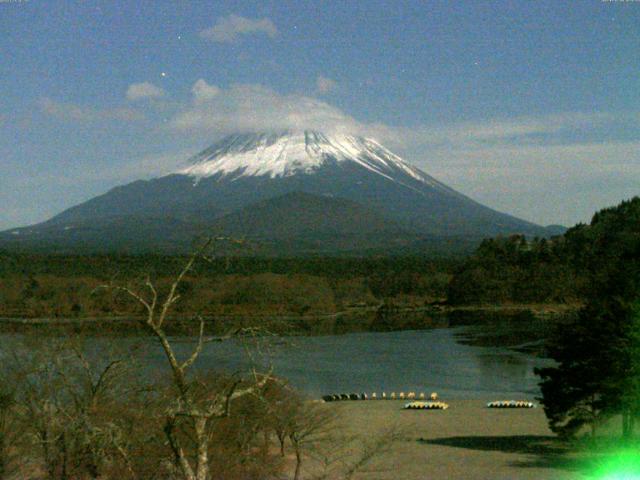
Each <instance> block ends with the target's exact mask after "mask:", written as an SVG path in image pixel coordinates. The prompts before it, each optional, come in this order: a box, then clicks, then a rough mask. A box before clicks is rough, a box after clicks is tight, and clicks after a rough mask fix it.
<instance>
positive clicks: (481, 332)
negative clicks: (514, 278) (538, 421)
mask: <svg viewBox="0 0 640 480" xmlns="http://www.w3.org/2000/svg"><path fill="white" fill-rule="evenodd" d="M393 319H394V317H393V316H392V315H390V314H385V315H380V316H378V317H376V318H374V319H373V321H374V322H377V323H375V325H376V326H377V327H379V329H378V330H379V331H375V332H358V333H348V334H342V335H335V334H332V335H322V336H297V337H289V338H287V339H285V341H283V340H282V339H271V340H269V341H268V342H267V343H266V344H263V345H262V346H263V350H261V351H262V353H265V354H268V355H267V356H268V359H267V358H266V357H265V356H263V357H260V356H258V357H256V358H257V359H258V360H259V361H261V362H262V363H263V364H264V363H267V362H268V361H271V362H272V363H273V365H274V367H275V372H276V373H277V374H278V375H280V376H281V377H284V378H286V379H288V380H289V381H290V383H291V384H292V385H294V386H295V387H297V388H299V389H301V390H303V391H305V392H306V393H308V394H310V395H313V396H319V395H322V394H325V393H340V392H360V391H365V392H372V391H376V392H382V391H386V392H391V391H396V392H398V391H424V392H431V391H437V392H438V393H439V394H440V395H441V396H443V397H449V398H453V397H455V398H496V397H518V398H527V399H533V397H535V395H537V393H538V386H537V382H538V380H537V378H536V377H535V375H534V374H533V368H534V367H536V366H544V365H548V364H549V363H550V362H549V361H548V360H546V359H544V358H542V357H540V356H538V355H534V354H532V351H531V349H528V348H523V347H527V346H528V345H535V344H539V343H540V342H541V341H542V340H543V339H544V337H545V335H546V334H547V333H548V330H549V327H548V325H549V321H548V320H542V321H540V320H539V319H535V317H532V316H527V315H524V316H523V315H520V316H518V315H516V316H507V317H506V318H505V317H502V318H499V317H497V316H495V315H489V316H486V315H485V316H477V315H471V314H469V315H464V314H456V315H450V316H444V315H414V316H413V317H410V318H406V317H403V323H402V324H403V325H405V326H406V325H410V324H417V325H420V326H421V328H423V329H422V330H403V331H388V330H393V328H392V327H397V325H398V324H397V323H393ZM363 323H364V322H363ZM331 325H332V328H331V330H332V331H335V328H336V327H337V328H346V326H342V327H341V326H340V322H337V321H333V322H332V324H331ZM369 325H370V326H371V325H372V324H369ZM324 327H328V326H327V325H325V326H324ZM324 327H323V328H324ZM425 327H428V328H425ZM16 338H17V337H16V336H15V334H11V333H5V334H2V335H0V348H2V349H3V350H6V349H7V348H8V347H10V346H11V345H12V344H15V341H16ZM173 339H174V340H175V341H178V342H177V343H176V349H177V351H178V353H179V354H180V355H182V356H184V357H186V356H188V354H189V352H190V349H191V348H192V346H193V339H192V337H185V336H180V337H173ZM86 342H87V344H89V345H92V346H93V347H92V349H93V350H94V351H95V352H98V351H104V350H105V349H106V348H110V346H112V345H114V344H118V345H119V346H120V347H123V348H132V347H133V346H134V345H137V344H140V343H142V344H143V345H144V347H145V348H144V353H143V355H144V364H145V365H146V368H148V369H149V370H150V372H149V373H152V371H153V370H156V371H157V370H158V369H161V368H164V366H165V363H164V362H165V359H164V357H163V353H162V350H161V348H160V346H159V345H158V344H157V343H156V342H155V340H154V339H152V338H149V337H145V336H127V337H117V336H95V335H94V336H90V337H88V339H87V340H86ZM254 353H255V350H254ZM248 366H249V360H248V358H247V355H246V353H245V351H244V349H243V347H242V344H241V343H240V342H239V341H228V342H214V343H209V344H208V345H207V348H206V349H205V350H204V351H203V353H202V355H201V358H200V359H199V361H198V363H197V368H199V369H201V370H202V371H207V370H223V371H225V372H228V373H235V372H242V371H245V370H246V369H247V367H248Z"/></svg>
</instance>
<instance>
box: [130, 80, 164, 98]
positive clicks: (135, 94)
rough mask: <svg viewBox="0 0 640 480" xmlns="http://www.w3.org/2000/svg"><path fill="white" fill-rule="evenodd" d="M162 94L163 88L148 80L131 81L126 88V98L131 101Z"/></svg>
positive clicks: (161, 95)
mask: <svg viewBox="0 0 640 480" xmlns="http://www.w3.org/2000/svg"><path fill="white" fill-rule="evenodd" d="M163 96H164V90H162V89H161V88H160V87H157V86H155V85H154V84H153V83H150V82H141V83H132V84H131V85H129V88H127V98H128V99H129V100H132V101H135V100H142V99H147V98H158V97H163Z"/></svg>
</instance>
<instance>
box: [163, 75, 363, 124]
mask: <svg viewBox="0 0 640 480" xmlns="http://www.w3.org/2000/svg"><path fill="white" fill-rule="evenodd" d="M192 93H193V102H192V103H191V104H190V105H188V106H186V107H185V108H183V109H182V111H180V112H179V113H177V114H176V116H175V117H174V118H173V119H172V120H171V122H170V127H171V128H173V129H175V130H178V131H180V132H187V133H194V134H197V133H204V134H213V135H221V134H228V133H234V132H238V131H269V130H288V129H291V130H301V129H312V130H323V131H327V132H333V133H337V132H343V133H355V134H360V133H362V132H363V126H362V125H361V124H360V123H359V122H357V121H356V120H355V119H353V118H352V117H350V116H349V115H347V114H345V113H344V112H342V111H341V110H340V109H338V108H336V107H333V106H331V105H329V104H328V103H326V102H323V101H321V100H318V99H316V98H312V97H308V96H305V95H301V94H284V95H283V94H280V93H278V92H276V91H274V90H272V89H270V88H267V87H264V86H261V85H234V86H231V87H230V88H228V89H221V88H219V87H216V86H215V85H209V84H207V83H206V82H205V81H204V80H198V81H197V82H196V83H195V84H194V86H193V88H192Z"/></svg>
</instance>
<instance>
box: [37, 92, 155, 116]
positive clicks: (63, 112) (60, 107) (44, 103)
mask: <svg viewBox="0 0 640 480" xmlns="http://www.w3.org/2000/svg"><path fill="white" fill-rule="evenodd" d="M39 106H40V109H41V110H42V111H43V112H44V113H45V114H47V115H49V116H51V117H55V118H58V119H61V120H67V121H75V122H95V121H101V120H125V121H134V120H141V119H143V118H144V115H142V114H141V113H140V112H138V111H136V110H133V109H131V108H111V109H98V108H94V107H88V106H84V105H76V104H73V103H63V102H56V101H54V100H51V99H50V98H47V97H45V98H42V99H40V101H39Z"/></svg>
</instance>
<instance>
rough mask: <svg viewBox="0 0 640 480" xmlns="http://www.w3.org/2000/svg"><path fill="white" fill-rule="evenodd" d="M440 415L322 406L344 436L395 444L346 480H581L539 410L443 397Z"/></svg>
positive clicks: (351, 404) (368, 404) (379, 405)
mask: <svg viewBox="0 0 640 480" xmlns="http://www.w3.org/2000/svg"><path fill="white" fill-rule="evenodd" d="M443 400H444V401H446V403H448V404H449V408H448V409H447V410H404V409H403V408H402V407H403V405H404V403H405V402H404V401H400V400H385V401H381V400H378V401H341V402H329V403H327V404H326V406H327V408H329V409H332V410H333V411H335V412H336V413H337V415H338V422H339V425H340V427H341V428H342V429H343V431H344V432H345V433H346V434H351V435H354V436H357V437H359V438H360V439H361V441H362V442H366V441H370V439H372V438H376V436H379V435H385V434H386V433H385V432H388V431H389V430H390V429H393V430H395V431H399V432H400V435H399V439H398V440H397V441H396V442H394V444H393V445H392V446H390V449H389V450H388V451H386V452H384V453H382V454H381V455H380V456H378V457H377V458H375V459H374V460H372V461H371V462H370V464H368V465H367V466H366V467H365V468H364V469H363V471H362V472H360V473H359V474H357V475H356V476H355V477H354V478H361V479H365V478H366V479H371V480H374V479H378V480H386V479H398V478H407V479H426V478H429V479H458V478H459V479H476V480H482V479H487V480H489V479H490V480H498V479H505V480H506V479H545V480H546V479H562V480H565V479H566V480H569V479H582V478H587V477H585V476H583V475H581V474H580V473H578V472H577V471H575V470H576V468H575V462H574V461H573V460H575V459H573V458H572V457H571V455H569V454H568V453H567V452H566V451H564V448H563V446H562V445H561V444H560V443H559V442H557V440H556V438H555V436H554V435H553V433H552V432H551V431H550V430H549V429H548V427H547V422H546V418H545V416H544V412H543V410H542V408H540V407H538V408H532V409H489V408H486V401H482V400H448V399H443Z"/></svg>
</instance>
